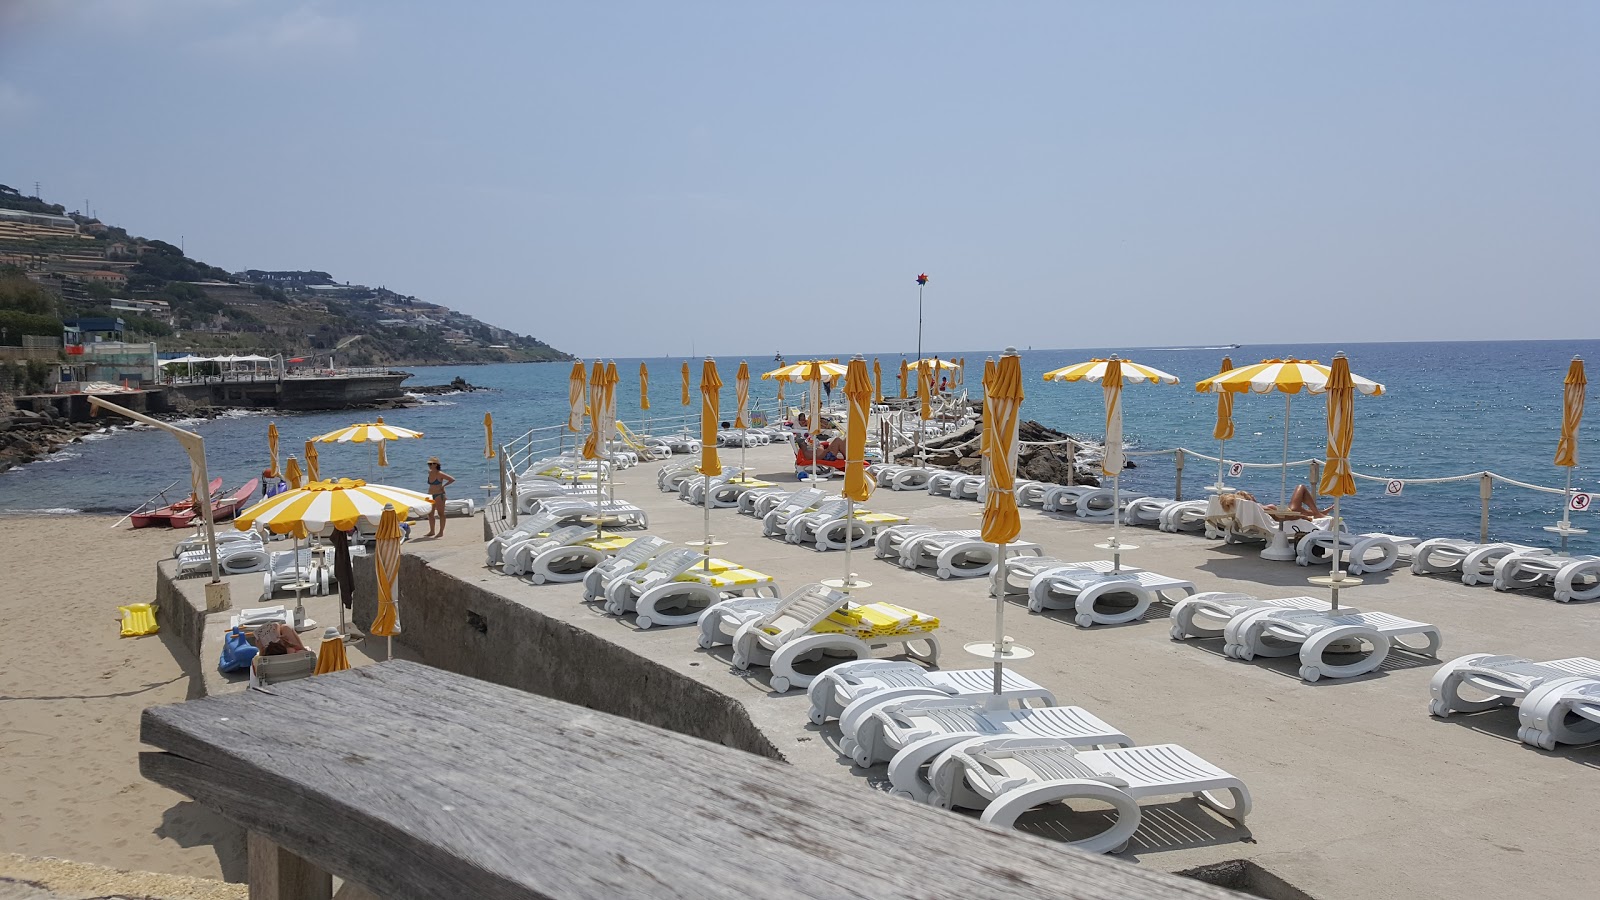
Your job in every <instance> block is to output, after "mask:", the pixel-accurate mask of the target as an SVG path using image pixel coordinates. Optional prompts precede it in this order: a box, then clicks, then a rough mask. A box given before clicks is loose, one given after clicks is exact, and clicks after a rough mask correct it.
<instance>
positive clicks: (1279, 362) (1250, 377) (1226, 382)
mask: <svg viewBox="0 0 1600 900" xmlns="http://www.w3.org/2000/svg"><path fill="white" fill-rule="evenodd" d="M1329 374H1330V370H1329V368H1328V367H1327V366H1325V365H1323V364H1322V363H1319V362H1317V361H1316V360H1314V359H1264V360H1262V361H1261V362H1259V363H1256V364H1255V365H1250V366H1240V367H1239V368H1237V369H1230V370H1228V371H1226V372H1222V373H1221V374H1218V375H1213V376H1211V377H1210V378H1207V379H1204V380H1203V381H1198V382H1196V383H1195V386H1194V389H1195V390H1197V391H1199V392H1201V393H1214V392H1218V391H1227V392H1229V393H1234V394H1246V393H1248V394H1270V393H1272V392H1273V391H1277V392H1279V393H1284V394H1298V393H1300V392H1301V391H1305V392H1307V393H1311V394H1320V393H1322V392H1323V391H1326V390H1327V389H1328V376H1329ZM1350 383H1351V385H1352V386H1353V387H1354V388H1355V390H1357V391H1360V392H1361V393H1363V394H1368V395H1372V396H1377V395H1379V394H1382V393H1383V385H1381V384H1379V383H1377V382H1376V381H1372V380H1370V379H1366V378H1362V377H1361V376H1359V375H1351V376H1350Z"/></svg>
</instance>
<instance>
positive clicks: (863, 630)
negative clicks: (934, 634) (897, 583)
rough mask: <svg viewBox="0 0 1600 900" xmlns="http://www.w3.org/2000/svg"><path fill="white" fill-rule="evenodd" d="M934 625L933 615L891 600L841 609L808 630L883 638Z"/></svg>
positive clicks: (936, 620)
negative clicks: (890, 601) (897, 604)
mask: <svg viewBox="0 0 1600 900" xmlns="http://www.w3.org/2000/svg"><path fill="white" fill-rule="evenodd" d="M938 627H939V619H938V617H937V616H928V615H924V614H922V613H919V612H917V611H915V610H910V609H906V608H905V607H904V606H896V605H895V604H893V603H868V604H866V605H864V606H851V607H847V608H845V609H841V610H839V611H838V612H836V613H833V614H832V615H830V616H828V618H827V619H825V620H823V621H822V622H821V623H819V624H818V625H817V627H815V628H813V629H811V630H812V631H814V632H816V633H817V634H848V635H853V636H855V637H859V638H886V637H900V636H904V635H911V634H923V633H926V632H929V631H933V630H934V629H935V628H938Z"/></svg>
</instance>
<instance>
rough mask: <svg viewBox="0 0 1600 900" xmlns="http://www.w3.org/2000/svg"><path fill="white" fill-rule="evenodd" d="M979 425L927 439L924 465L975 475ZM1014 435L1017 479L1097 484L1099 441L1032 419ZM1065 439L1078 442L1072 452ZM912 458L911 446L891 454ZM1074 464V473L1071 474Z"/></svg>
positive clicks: (903, 460)
mask: <svg viewBox="0 0 1600 900" xmlns="http://www.w3.org/2000/svg"><path fill="white" fill-rule="evenodd" d="M982 427H983V423H982V420H981V419H977V420H975V421H974V422H973V424H972V425H971V426H969V427H966V428H961V429H957V430H956V431H953V432H951V433H949V434H943V435H940V436H938V437H936V438H931V439H930V440H928V442H927V444H926V448H927V449H926V453H927V459H928V464H929V465H930V466H939V467H941V468H947V469H959V470H961V471H963V472H972V473H975V474H976V473H978V472H981V471H983V458H982V456H981V455H980V453H979V450H980V445H981V443H982V441H981V435H980V431H981V429H982ZM1017 437H1018V439H1019V440H1020V441H1021V442H1022V447H1021V450H1020V451H1019V453H1018V454H1017V477H1018V478H1026V479H1029V480H1031V481H1044V482H1048V483H1050V484H1069V483H1070V484H1084V485H1095V486H1098V485H1099V484H1100V478H1099V471H1098V468H1097V467H1096V466H1095V463H1096V462H1097V461H1098V460H1099V459H1100V446H1099V444H1096V443H1094V442H1092V441H1084V440H1081V439H1079V438H1073V437H1072V436H1071V435H1069V434H1067V433H1066V432H1063V431H1057V430H1055V429H1054V428H1047V427H1045V426H1044V425H1041V424H1039V423H1038V422H1036V421H1034V420H1032V419H1028V420H1027V421H1024V422H1023V423H1022V424H1021V425H1019V426H1018V428H1017ZM1069 439H1070V440H1073V441H1076V442H1077V444H1078V449H1077V450H1076V451H1075V452H1072V453H1069V452H1068V450H1067V445H1066V444H1065V443H1063V442H1064V441H1067V440H1069ZM915 460H916V450H915V448H901V449H900V450H899V451H898V452H896V453H895V461H896V462H900V463H910V462H914V461H915ZM1074 465H1075V466H1076V468H1077V471H1076V473H1072V468H1073V467H1074ZM1127 467H1128V468H1130V469H1132V468H1135V466H1134V464H1133V462H1132V461H1129V462H1128V463H1127ZM1069 473H1071V474H1072V477H1071V478H1069V477H1068V475H1069Z"/></svg>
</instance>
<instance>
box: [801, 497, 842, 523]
mask: <svg viewBox="0 0 1600 900" xmlns="http://www.w3.org/2000/svg"><path fill="white" fill-rule="evenodd" d="M849 502H850V501H848V500H829V501H828V502H827V503H824V504H822V505H821V506H818V507H817V508H816V509H814V510H812V511H811V512H809V513H806V515H808V516H811V517H813V518H817V519H837V518H839V517H840V516H843V515H844V514H845V512H847V511H848V510H849V509H850V507H849V505H848V504H849Z"/></svg>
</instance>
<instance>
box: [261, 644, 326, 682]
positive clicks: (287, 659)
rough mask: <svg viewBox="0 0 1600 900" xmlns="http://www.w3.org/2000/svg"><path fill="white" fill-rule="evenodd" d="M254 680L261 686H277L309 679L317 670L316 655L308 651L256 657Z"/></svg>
mask: <svg viewBox="0 0 1600 900" xmlns="http://www.w3.org/2000/svg"><path fill="white" fill-rule="evenodd" d="M255 667H256V678H257V680H259V681H260V682H261V683H262V684H277V683H278V682H280V681H294V680H296V679H299V678H307V677H310V675H311V673H313V672H315V671H316V668H317V654H315V653H313V652H312V651H310V650H303V651H301V652H299V653H285V654H283V655H281V656H257V657H256V659H255Z"/></svg>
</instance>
